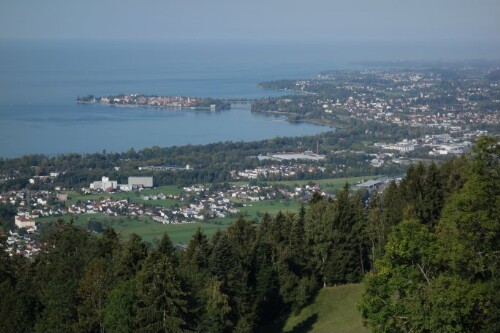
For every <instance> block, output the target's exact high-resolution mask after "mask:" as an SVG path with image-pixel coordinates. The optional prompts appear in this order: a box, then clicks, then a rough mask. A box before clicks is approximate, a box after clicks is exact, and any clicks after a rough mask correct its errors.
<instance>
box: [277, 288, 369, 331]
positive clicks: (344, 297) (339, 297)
mask: <svg viewBox="0 0 500 333" xmlns="http://www.w3.org/2000/svg"><path fill="white" fill-rule="evenodd" d="M362 292H363V285H362V284H349V285H343V286H337V287H330V288H324V289H321V290H320V292H319V293H318V296H317V297H316V300H315V301H314V303H313V304H311V305H309V306H308V307H306V308H304V309H303V310H302V311H301V312H300V313H299V314H298V315H297V316H294V315H292V316H290V317H289V318H288V320H287V322H286V324H285V327H284V329H283V331H284V332H293V333H305V332H308V333H322V332H325V333H365V332H367V333H368V332H370V330H369V329H367V328H366V327H363V323H362V321H361V314H360V313H359V311H358V310H357V309H356V303H357V302H359V301H360V300H361V294H362Z"/></svg>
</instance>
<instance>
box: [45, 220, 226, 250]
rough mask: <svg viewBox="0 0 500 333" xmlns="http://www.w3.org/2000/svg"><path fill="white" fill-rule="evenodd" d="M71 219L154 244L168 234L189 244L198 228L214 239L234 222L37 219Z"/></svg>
mask: <svg viewBox="0 0 500 333" xmlns="http://www.w3.org/2000/svg"><path fill="white" fill-rule="evenodd" d="M71 218H72V219H73V223H74V224H75V225H77V226H82V227H87V224H88V222H89V221H90V220H97V221H99V222H101V223H102V225H103V227H113V228H114V229H115V230H116V232H118V233H119V234H120V235H121V237H122V238H123V239H128V237H129V235H130V234H132V233H136V234H138V235H139V236H141V238H142V239H143V240H144V241H146V242H149V243H154V241H155V239H158V238H160V237H161V235H163V233H165V232H166V233H168V235H169V236H170V238H171V239H172V241H173V242H174V243H176V244H187V243H188V242H189V240H190V239H191V236H192V235H193V234H194V232H195V231H196V229H198V227H199V228H201V229H202V230H203V232H204V233H205V234H206V235H207V236H208V237H212V235H213V234H214V233H215V232H216V231H217V230H219V229H220V230H224V229H226V228H227V226H228V225H229V222H231V221H232V219H220V220H218V221H214V222H218V223H188V224H161V223H158V222H155V221H153V220H152V219H151V218H149V217H138V218H129V217H125V216H116V217H114V216H113V217H110V216H104V215H102V214H92V215H90V214H86V215H76V216H70V215H66V216H60V217H46V218H40V219H37V221H40V222H42V223H44V222H49V221H56V220H58V219H61V220H63V221H66V222H69V221H70V219H71Z"/></svg>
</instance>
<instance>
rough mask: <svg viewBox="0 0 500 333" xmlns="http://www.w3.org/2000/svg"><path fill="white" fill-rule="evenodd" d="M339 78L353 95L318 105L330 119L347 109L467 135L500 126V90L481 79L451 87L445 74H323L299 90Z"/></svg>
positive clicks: (298, 83)
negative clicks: (470, 129)
mask: <svg viewBox="0 0 500 333" xmlns="http://www.w3.org/2000/svg"><path fill="white" fill-rule="evenodd" d="M457 70H460V69H457ZM339 79H340V80H344V81H342V82H343V83H344V84H342V87H341V89H345V90H348V91H349V92H350V96H348V97H347V98H345V99H339V98H320V99H318V100H317V101H315V104H316V105H318V106H320V107H322V109H323V111H324V113H325V114H332V113H335V112H336V111H337V110H342V111H347V112H348V113H349V114H350V115H351V116H352V117H355V118H357V119H360V120H375V121H380V122H385V123H391V124H398V125H408V126H414V127H420V126H431V127H442V128H447V129H450V130H453V129H454V130H462V131H463V130H465V127H466V126H469V125H471V124H493V125H495V124H499V123H500V112H498V110H499V108H498V107H499V104H498V100H495V96H498V92H499V90H500V88H499V86H498V84H496V83H492V82H489V81H488V80H486V79H484V78H480V77H478V78H477V79H475V80H470V79H466V78H464V79H457V80H462V82H461V83H462V84H456V85H450V86H446V87H445V86H443V85H442V78H441V76H440V74H438V73H432V72H425V71H422V72H419V71H408V72H407V71H361V72H352V73H349V74H346V73H345V72H335V71H334V72H328V73H322V74H319V75H318V79H317V80H298V81H296V86H297V87H296V89H297V90H303V91H307V90H308V89H310V88H309V87H311V86H317V85H321V84H322V83H323V82H325V81H333V82H335V81H337V80H339ZM371 82H373V83H371ZM381 82H384V84H380V83H381ZM485 105H488V106H487V107H485Z"/></svg>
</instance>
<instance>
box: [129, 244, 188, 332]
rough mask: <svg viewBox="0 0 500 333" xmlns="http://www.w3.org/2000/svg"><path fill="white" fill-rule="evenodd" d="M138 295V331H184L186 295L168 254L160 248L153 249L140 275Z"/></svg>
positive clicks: (138, 278)
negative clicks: (159, 249)
mask: <svg viewBox="0 0 500 333" xmlns="http://www.w3.org/2000/svg"><path fill="white" fill-rule="evenodd" d="M136 294H137V300H138V305H137V316H136V319H135V327H136V330H137V331H139V332H152V333H153V332H154V333H156V332H165V333H176V332H183V329H184V327H185V326H186V313H187V309H186V299H185V298H186V294H185V292H184V291H183V290H182V288H181V281H180V278H179V277H178V275H177V272H176V268H175V265H174V263H173V260H172V258H171V256H170V255H169V254H165V253H162V252H160V251H158V250H156V251H153V252H151V254H150V255H149V256H148V257H147V259H146V260H145V261H144V265H143V267H142V269H141V270H140V271H139V272H138V274H137V283H136Z"/></svg>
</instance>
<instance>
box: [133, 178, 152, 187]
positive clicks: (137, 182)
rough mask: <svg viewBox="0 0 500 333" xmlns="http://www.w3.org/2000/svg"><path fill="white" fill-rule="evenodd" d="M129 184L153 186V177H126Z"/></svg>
mask: <svg viewBox="0 0 500 333" xmlns="http://www.w3.org/2000/svg"><path fill="white" fill-rule="evenodd" d="M128 185H129V186H134V185H135V186H139V187H153V177H128Z"/></svg>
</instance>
